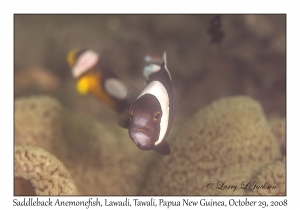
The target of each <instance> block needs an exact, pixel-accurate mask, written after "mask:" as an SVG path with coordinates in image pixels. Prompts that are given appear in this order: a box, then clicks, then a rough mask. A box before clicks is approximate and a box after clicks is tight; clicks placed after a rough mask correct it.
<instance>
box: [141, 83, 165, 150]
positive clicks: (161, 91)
mask: <svg viewBox="0 0 300 210" xmlns="http://www.w3.org/2000/svg"><path fill="white" fill-rule="evenodd" d="M145 94H152V95H153V96H155V97H156V98H157V100H158V102H159V104H160V106H161V110H162V116H161V121H160V132H159V137H158V140H157V141H156V142H155V145H158V144H159V143H160V142H161V141H162V140H163V139H164V137H165V134H166V132H167V130H168V124H169V95H168V92H167V90H166V88H165V86H164V85H163V84H162V83H161V82H159V81H152V82H150V83H149V84H148V85H147V86H146V87H145V88H144V90H143V91H142V92H141V94H140V95H139V97H141V96H143V95H145ZM139 97H138V98H139Z"/></svg>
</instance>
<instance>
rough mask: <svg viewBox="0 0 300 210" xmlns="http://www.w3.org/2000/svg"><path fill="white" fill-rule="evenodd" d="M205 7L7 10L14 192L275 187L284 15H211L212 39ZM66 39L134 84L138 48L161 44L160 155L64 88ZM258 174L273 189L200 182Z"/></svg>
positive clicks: (109, 113) (89, 100) (68, 85)
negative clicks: (165, 131)
mask: <svg viewBox="0 0 300 210" xmlns="http://www.w3.org/2000/svg"><path fill="white" fill-rule="evenodd" d="M215 17H216V15H213V14H212V15H15V16H14V99H15V116H14V117H15V134H14V135H15V146H16V149H15V194H21V195H23V194H37V195H60V194H61V195H73V194H76V195H77V194H80V195H141V194H142V195H149V194H153V195H173V194H176V195H219V194H225V195H229V194H230V195H231V194H232V195H245V194H247V195H248V194H251V193H253V194H255V195H259V194H262V195H266V194H267V195H285V115H286V15H220V21H221V24H222V28H223V30H224V37H223V39H221V40H220V41H219V42H212V41H211V40H212V36H211V35H210V34H209V32H208V31H209V28H210V27H211V24H212V23H211V21H212V20H213V19H214V18H215ZM74 47H85V48H87V49H92V50H94V51H96V52H97V53H99V54H100V56H103V57H104V58H105V59H106V60H107V62H108V63H109V65H110V66H111V67H112V69H113V70H114V72H115V73H116V74H117V75H118V76H119V78H120V79H122V80H123V81H124V83H125V84H127V85H131V84H134V85H135V86H136V87H138V88H139V89H142V88H143V87H144V77H143V74H142V73H143V72H142V71H143V68H144V66H145V65H146V63H145V61H144V56H145V55H146V54H147V53H156V54H158V55H162V54H163V52H164V51H166V52H167V63H168V69H169V71H170V73H171V75H172V79H173V86H174V88H175V89H176V91H177V95H178V106H177V113H176V117H175V121H174V124H173V127H172V129H171V133H170V136H169V137H168V142H170V147H171V155H170V156H168V157H162V156H160V155H159V154H156V153H155V152H154V151H150V152H145V151H140V150H139V149H138V148H136V147H135V145H134V144H133V142H132V141H131V139H130V138H129V136H128V132H127V131H126V130H124V129H122V128H120V127H118V125H117V121H118V117H119V116H118V114H117V113H116V112H115V111H114V110H112V109H111V108H110V107H108V106H107V105H105V104H104V103H102V102H101V101H99V100H98V99H96V98H95V97H93V96H92V95H88V96H81V95H79V94H78V93H77V92H76V81H75V79H74V78H73V77H72V74H71V70H70V68H69V66H68V64H67V61H66V56H67V54H68V52H69V50H71V49H72V48H74ZM224 116H225V117H224ZM233 119H234V120H233ZM222 120H223V121H222ZM226 120H228V121H226ZM225 124H226V126H225V127H222V126H224V125H225ZM206 131H207V132H206ZM195 134H197V135H196V136H195ZM173 139H174V140H173ZM211 139H212V140H211ZM214 140H215V141H214ZM213 142H214V143H213ZM189 145H190V147H189ZM195 145H196V146H195ZM227 145H230V146H229V147H230V148H229V149H228V148H227ZM210 146H212V147H213V149H212V151H211V152H210V153H207V154H204V151H210V149H209V147H210ZM217 147H220V148H218V149H216V148H217ZM225 147H226V149H224V148H225ZM195 148H198V149H195ZM242 148H246V149H245V150H247V151H248V152H249V154H248V153H247V152H246V151H244V150H243V149H242ZM258 148H259V149H258ZM214 149H216V150H214ZM223 149H224V151H223ZM237 151H239V152H237ZM241 151H242V152H241ZM240 153H241V154H240ZM45 154H46V155H45ZM39 155H41V156H42V157H47V158H48V159H49V160H48V159H47V158H46V159H47V161H49V162H47V161H46V162H47V164H46V165H47V166H49V164H50V165H51V164H53V168H52V169H51V170H52V172H51V170H50V169H49V170H50V172H49V171H47V170H48V169H45V168H44V167H43V165H41V164H40V163H39V162H35V161H37V160H33V159H34V158H36V157H39ZM48 156H49V157H48ZM229 156H230V157H229ZM39 159H40V158H39ZM29 162H33V163H34V164H33V165H32V166H31V165H30V164H29ZM204 163H206V165H205V164H204ZM247 164H248V166H249V167H246V166H247ZM242 165H243V166H242ZM37 167H38V168H39V167H41V168H39V170H35V168H37ZM50 168H51V167H50ZM177 168H178V169H177ZM274 168H275V169H274ZM272 170H275V171H276V173H278V177H276V178H274V176H273V175H274V173H275V172H274V171H273V172H272ZM37 171H45V173H43V174H42V175H41V174H40V175H38V176H37V175H36V174H37V173H38V172H37ZM57 171H62V172H59V173H58V174H64V175H57V177H56V178H51V176H52V177H55V176H53V174H55V173H56V172H57ZM269 171H271V172H270V173H271V174H273V175H268V172H269ZM276 173H275V174H276ZM50 175H51V176H50ZM36 176H37V177H44V176H45V177H47V178H41V180H44V181H43V182H39V181H37V180H39V179H37V178H36ZM268 176H271V177H272V178H273V179H274V180H275V181H270V182H267V181H266V183H269V185H270V183H273V184H274V183H277V188H276V190H265V191H264V190H262V191H257V192H256V191H255V190H252V191H249V190H248V191H246V190H243V189H240V190H239V191H238V190H237V191H234V192H232V190H222V191H221V190H218V184H216V188H214V189H209V190H208V189H207V185H206V183H207V182H208V181H213V182H214V183H217V181H215V180H224V181H225V178H220V177H226V181H227V183H231V184H232V185H239V184H240V183H241V182H242V180H248V181H249V182H251V181H253V180H257V179H258V178H257V177H259V179H261V180H270V177H268ZM60 177H64V179H63V181H62V180H60ZM26 180H29V181H30V182H28V181H26ZM45 180H46V181H45ZM66 180H67V181H66ZM230 180H232V181H230ZM195 183H196V184H195ZM261 183H265V182H263V181H261ZM157 185H160V187H161V188H163V189H164V190H161V189H159V187H155V186H157ZM188 186H190V188H189V187H188ZM195 186H197V187H195ZM52 188H53V189H52Z"/></svg>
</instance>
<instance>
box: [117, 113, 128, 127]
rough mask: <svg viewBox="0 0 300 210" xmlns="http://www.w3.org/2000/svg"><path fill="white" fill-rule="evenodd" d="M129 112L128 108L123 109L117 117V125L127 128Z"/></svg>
mask: <svg viewBox="0 0 300 210" xmlns="http://www.w3.org/2000/svg"><path fill="white" fill-rule="evenodd" d="M129 120H130V118H129V114H128V109H125V110H124V111H123V112H122V113H121V115H120V117H119V121H118V125H119V126H120V127H122V128H126V129H128V128H129Z"/></svg>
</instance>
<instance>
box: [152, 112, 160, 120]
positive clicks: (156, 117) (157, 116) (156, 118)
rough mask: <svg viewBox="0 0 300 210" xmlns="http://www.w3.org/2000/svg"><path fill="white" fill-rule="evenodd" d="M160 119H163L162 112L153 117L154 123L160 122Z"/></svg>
mask: <svg viewBox="0 0 300 210" xmlns="http://www.w3.org/2000/svg"><path fill="white" fill-rule="evenodd" d="M160 117H161V114H160V112H156V113H155V115H154V117H153V121H154V122H155V121H157V120H159V119H160Z"/></svg>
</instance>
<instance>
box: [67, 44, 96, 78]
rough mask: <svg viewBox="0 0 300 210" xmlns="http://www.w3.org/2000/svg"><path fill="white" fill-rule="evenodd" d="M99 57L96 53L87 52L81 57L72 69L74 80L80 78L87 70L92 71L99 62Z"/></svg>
mask: <svg viewBox="0 0 300 210" xmlns="http://www.w3.org/2000/svg"><path fill="white" fill-rule="evenodd" d="M98 59H99V55H98V54H97V53H95V52H94V51H91V50H87V51H85V52H84V53H83V54H82V55H80V56H79V58H78V60H77V62H76V64H75V65H74V67H73V68H72V74H73V77H74V78H78V77H79V76H80V75H82V74H83V73H84V72H86V71H87V70H89V69H91V68H92V67H93V66H95V65H96V63H97V62H98Z"/></svg>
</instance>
